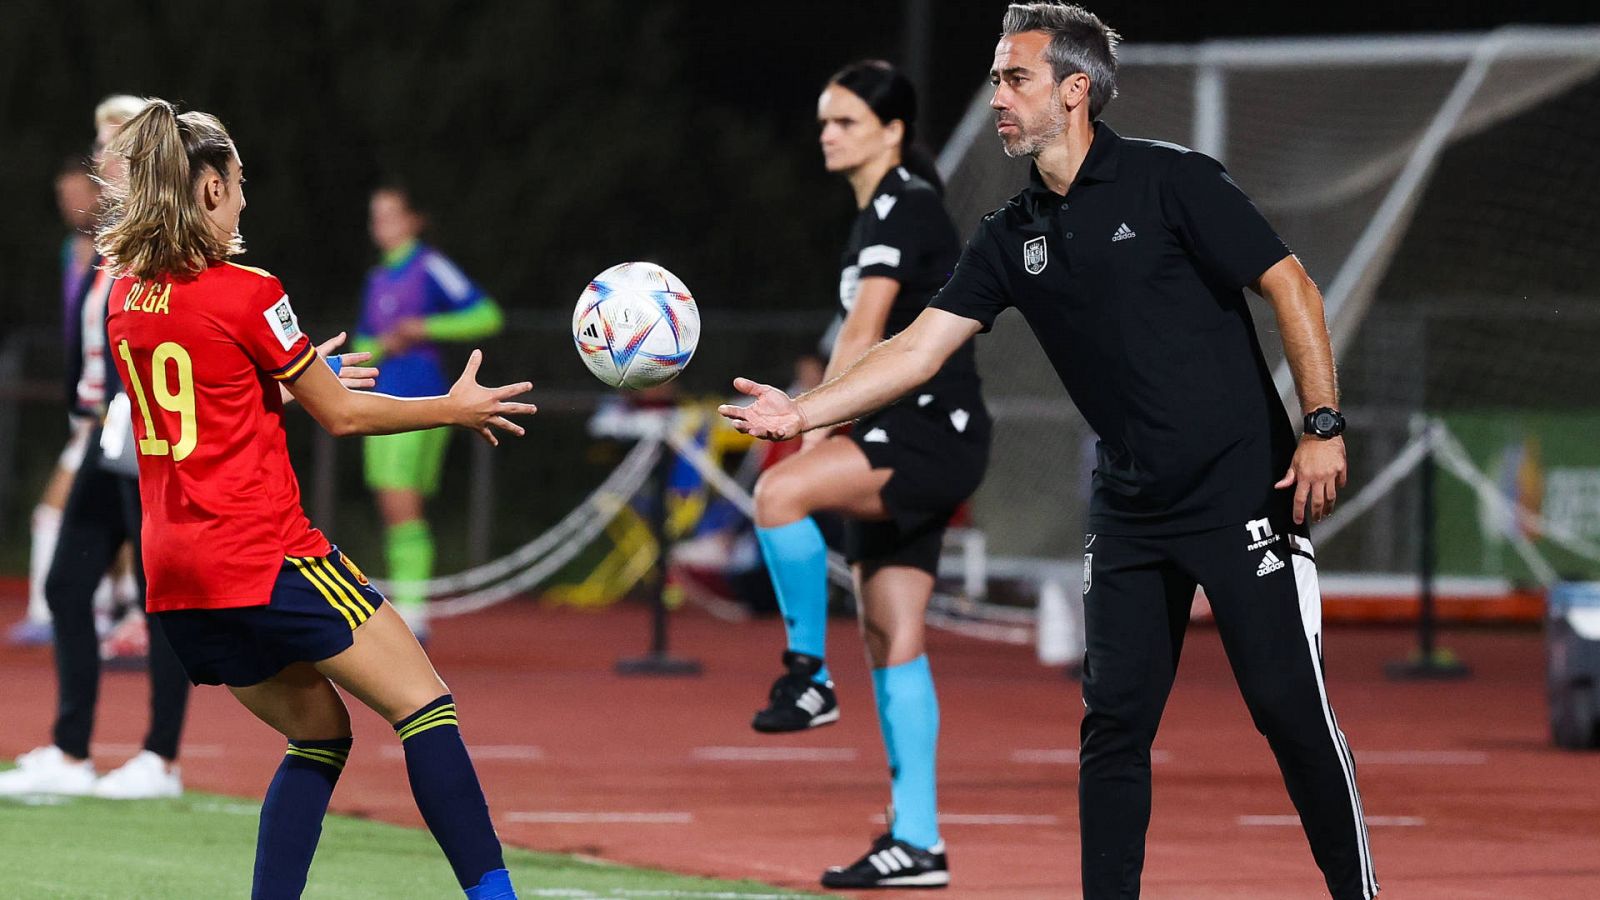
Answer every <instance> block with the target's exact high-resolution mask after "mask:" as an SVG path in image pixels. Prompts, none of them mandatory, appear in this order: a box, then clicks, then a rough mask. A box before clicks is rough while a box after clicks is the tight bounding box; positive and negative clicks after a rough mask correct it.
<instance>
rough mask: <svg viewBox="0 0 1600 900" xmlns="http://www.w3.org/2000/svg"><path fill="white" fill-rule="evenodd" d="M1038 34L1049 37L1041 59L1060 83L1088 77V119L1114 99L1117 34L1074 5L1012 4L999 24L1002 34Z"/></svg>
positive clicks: (1120, 39) (1118, 39)
mask: <svg viewBox="0 0 1600 900" xmlns="http://www.w3.org/2000/svg"><path fill="white" fill-rule="evenodd" d="M1025 31H1042V32H1044V33H1045V34H1048V35H1050V44H1049V46H1048V47H1046V48H1045V51H1044V57H1045V59H1047V60H1049V61H1050V73H1051V75H1052V76H1054V77H1055V80H1056V83H1057V84H1060V83H1061V82H1063V81H1065V80H1066V79H1067V78H1068V77H1069V76H1071V75H1076V74H1077V73H1079V72H1082V73H1083V74H1085V75H1087V76H1089V120H1090V121H1094V120H1095V119H1098V118H1100V111H1101V110H1103V109H1105V108H1106V104H1107V103H1110V102H1111V101H1112V100H1114V99H1116V96H1117V44H1118V43H1120V42H1121V41H1122V35H1120V34H1117V32H1116V31H1115V30H1113V29H1112V28H1111V27H1110V26H1108V25H1107V24H1106V23H1104V22H1102V21H1100V17H1099V16H1097V15H1095V14H1094V13H1092V12H1089V11H1088V10H1087V9H1084V8H1083V7H1081V6H1078V5H1076V4H1069V3H1051V2H1040V3H1013V4H1011V5H1010V6H1009V7H1007V8H1006V17H1005V19H1004V20H1003V21H1002V22H1001V25H1000V33H1001V34H1002V35H1013V34H1022V33H1023V32H1025Z"/></svg>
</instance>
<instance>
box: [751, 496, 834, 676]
mask: <svg viewBox="0 0 1600 900" xmlns="http://www.w3.org/2000/svg"><path fill="white" fill-rule="evenodd" d="M756 542H757V543H759V544H760V545H761V556H762V558H764V559H765V560H766V561H767V572H768V573H769V574H770V575H771V576H772V586H773V588H774V589H775V590H777V592H778V609H780V610H782V611H783V629H784V631H785V632H787V633H788V635H789V649H790V650H793V651H794V652H796V653H804V654H805V655H807V656H815V657H816V658H817V659H827V649H828V545H827V544H826V543H824V542H823V540H822V532H821V531H820V530H818V528H817V523H816V522H814V521H812V519H811V517H810V516H807V517H805V518H804V519H801V520H800V521H798V522H790V523H789V524H787V525H779V526H778V527H776V528H757V529H756ZM831 679H832V676H831V675H829V674H828V667H827V666H826V665H824V666H823V667H822V668H821V669H820V670H819V671H818V672H817V674H816V677H815V678H814V679H812V680H814V681H816V682H817V683H818V684H826V683H827V682H828V681H830V680H831Z"/></svg>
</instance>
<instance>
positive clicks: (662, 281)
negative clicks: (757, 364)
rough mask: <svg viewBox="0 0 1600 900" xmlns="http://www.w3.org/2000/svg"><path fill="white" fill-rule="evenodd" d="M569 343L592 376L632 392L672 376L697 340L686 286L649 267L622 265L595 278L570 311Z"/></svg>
mask: <svg viewBox="0 0 1600 900" xmlns="http://www.w3.org/2000/svg"><path fill="white" fill-rule="evenodd" d="M572 339H573V342H574V343H575V344H576V345H577V348H578V356H579V357H581V358H582V359H583V364H584V365H586V366H588V367H589V371H590V372H593V373H594V376H595V377H596V378H598V379H600V380H601V381H603V382H605V383H606V384H608V385H611V386H612V387H624V388H631V389H634V390H637V389H640V388H647V387H652V386H654V385H658V384H664V383H665V382H668V381H671V380H672V379H673V378H675V377H677V375H678V373H679V372H681V371H683V367H684V366H686V365H688V364H689V359H690V358H691V357H693V356H694V351H695V347H696V346H697V345H698V344H699V342H700V310H699V308H698V307H697V306H696V305H695V302H694V297H693V296H692V295H691V294H690V293H689V288H688V287H687V286H686V285H684V283H683V282H682V281H681V280H679V279H678V277H677V276H676V275H674V274H672V273H671V272H669V271H667V270H666V269H664V268H662V267H661V266H658V265H656V264H655V263H648V262H627V263H621V264H620V265H615V266H612V267H611V268H609V269H607V270H605V271H604V272H601V273H600V274H599V275H596V276H595V277H594V279H593V280H592V281H590V282H589V285H588V287H586V288H584V289H583V293H582V294H581V295H579V297H578V305H577V307H576V308H575V309H574V310H573V312H572Z"/></svg>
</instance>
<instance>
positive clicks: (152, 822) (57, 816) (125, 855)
mask: <svg viewBox="0 0 1600 900" xmlns="http://www.w3.org/2000/svg"><path fill="white" fill-rule="evenodd" d="M259 812H260V804H258V803H256V802H254V801H245V800H240V799H236V798H232V797H219V796H217V795H214V794H201V793H194V792H190V793H189V794H187V795H185V796H184V797H183V798H181V799H178V800H150V801H133V802H129V801H112V800H93V799H51V800H42V799H41V800H34V801H18V800H9V799H5V800H0V847H4V850H5V853H4V855H5V859H6V862H5V864H4V865H0V896H6V897H70V898H74V900H99V898H105V900H111V898H115V900H136V898H137V900H143V898H149V900H172V898H178V897H206V898H245V897H248V896H249V894H250V871H251V864H252V860H253V858H254V855H255V835H256V818H257V815H258V814H259ZM506 865H507V867H509V868H510V869H511V876H512V879H513V880H514V881H515V882H516V884H517V889H518V891H519V892H520V893H521V896H523V897H524V898H536V897H557V898H565V900H602V898H615V900H643V898H678V900H780V898H801V897H808V896H817V895H815V894H798V893H794V892H791V891H786V890H782V889H779V888H772V887H767V886H765V885H761V884H757V883H754V882H748V881H743V882H731V881H713V880H709V879H703V878H691V877H688V876H683V875H673V874H669V873H666V872H654V871H649V870H644V869H631V868H624V867H620V866H612V865H607V864H605V863H600V862H590V861H587V860H583V859H578V858H574V857H570V856H560V855H555V854H549V853H533V852H530V851H527V850H518V849H514V848H510V847H508V848H506ZM460 896H461V891H460V889H459V888H457V886H456V883H455V879H454V878H453V877H451V874H450V867H449V865H448V864H447V863H446V862H445V860H444V856H443V855H442V854H441V853H440V852H439V848H438V846H437V845H436V844H434V842H433V838H432V837H431V836H429V835H428V833H427V832H425V831H422V830H419V829H412V828H401V827H399V826H396V825H387V824H383V823H380V822H370V821H366V820H363V819H354V818H350V817H347V816H335V815H330V816H328V819H327V821H326V823H325V824H324V826H323V831H322V842H321V845H320V846H319V848H318V851H317V858H316V861H315V862H313V863H312V865H311V878H310V881H309V883H308V884H307V886H306V892H305V897H307V898H308V900H334V898H371V897H383V898H389V900H406V898H419V900H420V898H428V900H436V898H448V897H460Z"/></svg>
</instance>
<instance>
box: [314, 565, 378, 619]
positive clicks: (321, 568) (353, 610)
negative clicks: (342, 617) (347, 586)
mask: <svg viewBox="0 0 1600 900" xmlns="http://www.w3.org/2000/svg"><path fill="white" fill-rule="evenodd" d="M306 565H307V567H308V568H309V569H310V570H311V572H312V573H314V574H315V575H316V576H317V577H318V578H320V579H322V583H323V584H326V585H327V586H328V589H329V590H331V591H333V593H334V594H335V595H336V596H337V597H338V598H339V602H340V603H343V604H344V606H345V609H348V610H350V615H352V616H355V619H356V624H357V625H360V624H361V623H362V622H365V621H366V620H367V619H368V618H369V617H370V616H371V615H372V607H370V606H368V607H367V609H366V611H364V612H363V611H362V609H361V607H363V606H366V604H365V603H364V602H362V601H361V598H360V597H352V596H349V595H348V594H346V593H345V592H344V588H342V587H340V586H339V583H338V582H337V581H335V580H334V576H335V574H336V573H335V572H334V571H333V567H332V566H330V565H328V561H327V560H325V559H321V558H319V557H310V558H308V559H306Z"/></svg>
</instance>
